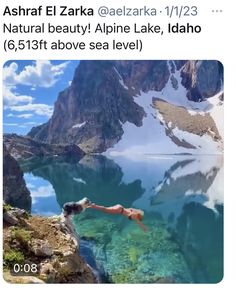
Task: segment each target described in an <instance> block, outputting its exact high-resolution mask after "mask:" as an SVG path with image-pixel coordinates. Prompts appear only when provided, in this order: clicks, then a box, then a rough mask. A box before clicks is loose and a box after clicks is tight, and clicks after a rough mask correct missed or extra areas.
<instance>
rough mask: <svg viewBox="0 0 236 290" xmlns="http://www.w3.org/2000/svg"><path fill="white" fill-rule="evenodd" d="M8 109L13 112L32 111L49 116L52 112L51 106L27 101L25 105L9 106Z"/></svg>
mask: <svg viewBox="0 0 236 290" xmlns="http://www.w3.org/2000/svg"><path fill="white" fill-rule="evenodd" d="M8 109H9V110H11V111H15V112H32V113H34V114H37V115H39V116H47V117H51V116H52V113H53V106H49V105H46V104H31V103H29V104H26V105H18V106H10V107H9V108H8Z"/></svg>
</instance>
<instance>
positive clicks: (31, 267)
mask: <svg viewBox="0 0 236 290" xmlns="http://www.w3.org/2000/svg"><path fill="white" fill-rule="evenodd" d="M10 272H11V274H12V275H15V276H18V275H19V276H27V275H29V276H32V275H37V274H38V273H39V265H38V264H35V263H32V264H31V263H22V264H19V263H16V264H14V265H13V267H12V268H11V269H10Z"/></svg>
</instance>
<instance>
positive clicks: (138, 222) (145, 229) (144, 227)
mask: <svg viewBox="0 0 236 290" xmlns="http://www.w3.org/2000/svg"><path fill="white" fill-rule="evenodd" d="M136 223H137V224H138V225H139V226H140V228H141V229H142V230H143V231H144V232H145V233H147V232H148V228H147V227H146V226H145V225H144V224H143V223H141V222H140V221H139V220H136Z"/></svg>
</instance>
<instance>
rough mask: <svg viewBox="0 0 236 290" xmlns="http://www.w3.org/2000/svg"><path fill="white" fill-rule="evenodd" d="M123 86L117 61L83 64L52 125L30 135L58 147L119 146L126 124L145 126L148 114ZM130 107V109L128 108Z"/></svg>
mask: <svg viewBox="0 0 236 290" xmlns="http://www.w3.org/2000/svg"><path fill="white" fill-rule="evenodd" d="M131 96H132V95H131V93H130V92H129V90H127V89H126V88H125V87H124V86H122V85H121V83H120V76H119V74H118V73H117V71H116V69H115V67H114V64H113V62H109V61H105V62H102V61H101V62H100V61H82V62H81V63H80V65H79V67H78V68H77V70H76V72H75V76H74V79H73V81H72V84H71V86H70V87H69V88H68V89H66V90H64V91H63V92H61V93H60V94H59V97H58V100H57V102H56V103H55V108H54V113H53V116H52V118H51V119H50V120H49V122H48V123H47V124H46V125H45V126H43V127H40V128H38V130H37V129H34V130H32V131H31V132H30V133H29V135H30V136H31V137H33V138H35V139H37V140H42V141H45V142H48V143H55V144H65V143H66V144H80V147H81V148H82V149H83V150H84V151H86V152H91V151H92V152H94V151H95V152H102V151H104V148H108V147H110V146H112V145H113V144H115V143H116V142H117V141H118V140H119V139H120V136H121V135H122V133H123V130H122V125H121V124H122V123H125V122H126V121H129V122H132V123H134V124H135V125H136V126H141V124H142V117H143V116H144V111H143V109H142V108H140V107H139V106H138V105H137V104H136V103H135V102H133V99H132V97H131ZM127 108H128V109H127Z"/></svg>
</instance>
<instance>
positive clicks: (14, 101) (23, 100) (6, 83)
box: [3, 60, 69, 119]
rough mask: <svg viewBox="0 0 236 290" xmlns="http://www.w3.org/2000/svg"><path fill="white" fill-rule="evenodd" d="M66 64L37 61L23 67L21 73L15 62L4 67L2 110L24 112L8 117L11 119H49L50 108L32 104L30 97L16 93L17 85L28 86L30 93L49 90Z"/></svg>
mask: <svg viewBox="0 0 236 290" xmlns="http://www.w3.org/2000/svg"><path fill="white" fill-rule="evenodd" d="M68 64H69V61H66V62H63V63H61V64H57V65H54V64H52V63H51V62H50V61H49V60H37V61H35V62H34V63H33V64H32V65H28V66H25V67H24V69H23V70H21V71H19V67H18V64H17V63H15V62H12V63H10V64H9V65H8V66H5V67H4V68H3V104H4V109H9V110H11V111H15V112H26V113H23V114H21V115H13V114H12V115H10V116H12V117H13V116H15V117H16V116H17V117H18V118H25V119H27V118H30V117H32V116H33V114H37V115H40V116H46V117H51V115H52V112H53V107H52V106H50V105H47V104H37V103H34V98H33V97H32V96H30V95H21V94H19V93H17V85H25V86H30V90H31V91H34V90H35V88H36V87H44V88H49V87H51V86H53V85H54V84H55V83H56V82H57V81H58V79H59V76H60V75H62V74H63V73H64V70H65V68H66V67H67V65H68ZM27 112H28V113H27Z"/></svg>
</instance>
